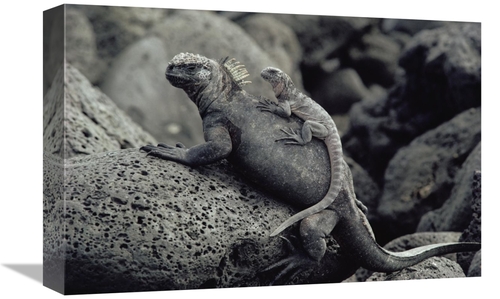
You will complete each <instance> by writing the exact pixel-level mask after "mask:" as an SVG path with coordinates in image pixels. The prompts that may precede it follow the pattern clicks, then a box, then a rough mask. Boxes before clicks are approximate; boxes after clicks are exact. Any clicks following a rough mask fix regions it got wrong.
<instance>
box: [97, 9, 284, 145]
mask: <svg viewBox="0 0 500 299" xmlns="http://www.w3.org/2000/svg"><path fill="white" fill-rule="evenodd" d="M179 32H182V34H179ZM201 32H203V34H202V33H201ZM181 52H191V53H197V54H201V55H203V56H206V57H209V58H213V59H221V58H225V57H226V56H229V57H230V58H232V57H234V58H236V59H238V60H239V61H241V62H242V63H243V64H244V65H245V66H246V68H247V70H248V72H249V73H250V77H248V78H247V80H250V81H252V84H250V85H247V86H245V90H247V91H248V92H250V93H253V94H255V95H264V96H266V97H268V98H274V95H273V93H272V89H271V87H270V86H269V84H267V83H266V82H265V81H264V80H263V79H261V78H260V71H261V70H262V69H263V68H265V67H267V66H269V65H275V63H274V62H273V61H272V60H271V59H270V58H269V56H268V55H267V54H266V53H265V52H263V50H262V49H261V48H260V47H259V46H258V45H257V43H256V42H255V40H253V39H252V38H251V37H250V36H249V35H247V34H246V33H245V31H244V30H243V29H241V28H240V27H239V26H237V25H235V24H234V23H232V22H230V21H228V20H227V19H225V18H223V17H221V16H218V15H217V14H214V13H212V12H206V11H182V10H181V11H177V12H176V13H175V14H172V15H171V16H170V17H169V18H167V19H165V20H164V21H163V22H161V23H159V24H157V25H156V26H155V27H154V28H152V29H151V31H150V33H149V34H148V36H146V37H144V38H142V39H140V40H138V41H137V42H135V43H133V44H132V45H130V46H129V47H127V49H125V50H124V51H123V52H122V53H121V54H120V55H119V57H117V59H116V60H115V61H114V63H113V66H112V68H111V69H110V70H109V72H108V74H107V75H106V79H105V80H104V82H103V84H102V89H103V91H104V92H105V93H106V94H107V95H109V96H110V97H111V98H112V99H113V100H114V101H115V102H116V103H117V105H118V106H119V107H120V108H121V109H122V110H124V111H125V112H127V114H129V115H131V116H132V118H133V119H134V121H135V122H137V123H139V124H140V125H142V126H143V127H144V128H145V129H146V130H148V132H150V133H151V134H152V135H153V136H154V137H155V138H156V139H158V140H159V141H161V142H165V143H171V142H176V141H180V142H183V143H184V144H185V145H186V146H192V145H195V144H198V143H201V142H203V134H202V132H201V122H200V118H199V115H198V111H197V109H196V107H195V106H194V104H193V103H191V101H190V100H189V99H188V97H187V96H186V94H185V93H184V92H183V91H182V90H180V89H177V88H175V87H173V86H171V85H170V84H168V82H167V81H166V80H165V75H164V74H165V69H166V66H167V63H168V61H170V59H171V58H172V57H173V56H174V55H177V54H178V53H181Z"/></svg>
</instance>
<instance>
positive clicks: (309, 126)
mask: <svg viewBox="0 0 500 299" xmlns="http://www.w3.org/2000/svg"><path fill="white" fill-rule="evenodd" d="M281 131H283V132H284V133H285V134H287V136H286V137H283V138H279V139H277V140H276V141H279V140H291V141H288V142H286V143H285V144H295V145H305V144H307V143H309V142H311V140H312V138H313V137H316V138H320V139H321V138H325V137H326V136H328V134H329V132H328V129H327V128H326V127H325V126H324V125H322V124H320V123H319V122H316V121H312V120H306V121H305V122H304V124H303V125H302V128H301V130H300V131H299V132H300V133H297V132H295V131H293V130H292V129H290V132H287V131H286V130H283V129H282V130H281Z"/></svg>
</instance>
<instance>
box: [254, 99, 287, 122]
mask: <svg viewBox="0 0 500 299" xmlns="http://www.w3.org/2000/svg"><path fill="white" fill-rule="evenodd" d="M257 108H258V109H260V111H266V112H270V113H273V114H276V115H278V116H281V117H283V118H289V117H290V116H291V115H292V108H291V107H290V103H289V102H288V101H278V103H275V102H273V101H271V100H269V99H266V98H261V100H260V101H259V105H257Z"/></svg>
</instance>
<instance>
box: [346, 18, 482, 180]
mask: <svg viewBox="0 0 500 299" xmlns="http://www.w3.org/2000/svg"><path fill="white" fill-rule="evenodd" d="M480 44H481V27H480V24H465V23H463V24H462V23H457V24H454V25H452V26H446V27H442V28H437V29H433V30H426V31H422V32H420V33H419V34H417V35H415V37H414V38H412V39H411V41H410V42H409V43H408V45H407V46H406V48H405V50H404V51H403V53H402V54H401V58H400V59H399V64H400V66H401V67H402V68H403V69H404V74H401V75H398V76H397V77H396V84H395V86H394V87H393V88H392V89H391V91H390V92H389V94H388V95H387V96H386V97H380V98H378V99H376V100H373V99H370V100H365V101H362V102H360V103H357V104H354V105H353V107H352V109H351V112H350V116H351V127H350V130H349V132H347V134H346V135H345V136H344V138H343V144H344V146H345V150H346V152H347V153H348V154H349V155H350V156H351V157H352V158H353V159H355V160H356V161H357V162H358V163H360V165H361V166H362V167H364V168H365V169H366V170H367V171H368V172H369V173H370V175H372V176H373V177H374V178H375V179H376V181H377V182H378V183H381V181H380V179H379V178H381V177H382V174H383V173H384V171H385V168H386V167H387V163H388V162H389V160H390V159H391V158H392V157H393V155H394V154H395V153H396V152H397V150H398V149H399V148H401V147H403V146H405V145H407V144H408V143H410V142H411V141H412V140H413V139H414V138H415V137H417V136H419V135H421V134H422V133H424V132H426V131H428V130H430V129H432V128H435V127H437V126H438V125H440V124H441V123H443V122H445V121H448V120H449V119H451V118H452V117H453V116H454V115H456V114H458V113H460V112H461V111H464V110H466V109H469V108H471V107H478V106H480V105H481V45H480Z"/></svg>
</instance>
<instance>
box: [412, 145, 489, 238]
mask: <svg viewBox="0 0 500 299" xmlns="http://www.w3.org/2000/svg"><path fill="white" fill-rule="evenodd" d="M480 170H481V143H479V144H478V145H477V146H476V147H475V149H474V150H473V151H472V153H471V154H470V155H469V157H467V160H465V162H464V164H463V166H462V167H461V169H460V170H459V172H458V173H457V174H456V176H455V180H454V181H455V183H454V186H453V189H452V190H451V195H450V197H449V198H448V200H446V201H445V202H444V204H443V206H442V207H440V208H439V209H436V210H433V211H430V212H428V213H427V214H425V215H424V216H422V219H420V222H419V224H418V227H417V231H463V230H464V229H466V228H467V227H468V226H469V224H470V222H471V221H472V218H473V210H472V206H473V204H474V195H473V188H474V186H473V180H474V176H475V172H476V171H480ZM479 204H480V203H479ZM479 213H480V212H479Z"/></svg>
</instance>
